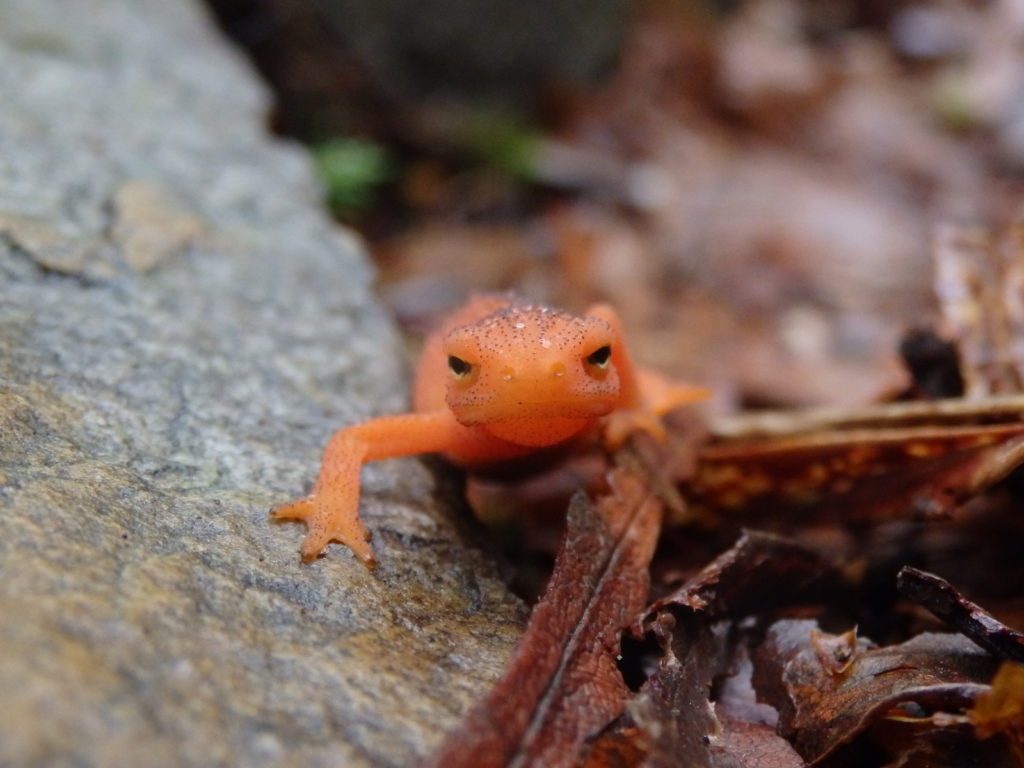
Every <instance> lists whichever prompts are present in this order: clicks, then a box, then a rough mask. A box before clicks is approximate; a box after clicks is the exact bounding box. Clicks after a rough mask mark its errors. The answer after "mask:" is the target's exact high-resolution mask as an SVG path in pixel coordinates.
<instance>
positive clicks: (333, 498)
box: [273, 294, 707, 567]
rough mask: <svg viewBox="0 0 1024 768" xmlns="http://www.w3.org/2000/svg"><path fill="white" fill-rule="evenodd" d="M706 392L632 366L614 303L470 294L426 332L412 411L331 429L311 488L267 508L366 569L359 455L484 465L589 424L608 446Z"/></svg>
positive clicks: (312, 549)
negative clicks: (576, 308)
mask: <svg viewBox="0 0 1024 768" xmlns="http://www.w3.org/2000/svg"><path fill="white" fill-rule="evenodd" d="M706 396H707V393H706V391H705V390H703V389H696V388H693V387H688V386H684V385H676V384H672V383H670V382H668V381H667V380H665V379H663V378H661V377H660V376H658V375H657V374H654V373H650V372H648V371H643V370H637V369H636V368H634V366H633V363H632V361H631V360H630V357H629V352H628V350H627V348H626V344H625V341H624V339H623V335H622V329H621V325H620V323H619V319H618V316H617V315H616V313H615V311H614V310H613V309H612V308H611V307H608V306H606V305H597V306H594V307H592V308H591V309H590V310H588V311H587V312H586V313H585V314H584V315H583V316H582V317H577V316H575V315H572V314H570V313H568V312H564V311H562V310H559V309H553V308H551V307H544V306H538V305H534V304H528V303H526V302H524V301H522V300H520V299H517V298H515V297H512V296H508V295H492V294H484V295H478V296H474V297H473V298H471V299H470V300H469V301H468V302H467V303H466V304H465V305H463V306H462V307H461V308H460V309H458V310H456V311H455V312H453V313H452V314H451V315H450V316H449V317H448V318H447V319H446V320H445V321H444V323H442V325H441V326H440V328H438V329H437V330H436V331H435V332H434V333H433V334H431V336H430V337H429V338H428V339H427V342H426V344H425V346H424V349H423V355H422V357H421V359H420V363H419V365H418V367H417V370H416V382H415V388H414V393H413V412H412V413H406V414H401V415H398V416H384V417H381V418H377V419H371V420H370V421H365V422H363V423H361V424H356V425H354V426H350V427H344V428H343V429H340V430H338V432H336V433H335V434H334V436H333V437H332V438H331V440H330V442H329V443H328V444H327V448H326V450H325V451H324V457H323V462H322V464H321V467H320V475H319V477H318V478H317V481H316V484H315V485H314V487H313V492H312V493H311V494H310V495H309V496H307V497H306V498H303V499H299V500H298V501H294V502H292V503H290V504H284V505H281V506H279V507H277V508H276V509H274V511H273V515H274V517H275V518H279V519H291V520H301V521H303V522H304V523H305V524H306V529H307V530H306V538H305V540H304V541H303V543H302V550H301V551H302V557H303V559H304V560H307V561H308V560H312V559H314V558H315V557H317V556H318V555H319V554H320V553H321V552H323V550H324V549H325V548H326V547H327V545H328V544H329V543H330V542H331V541H338V542H341V543H342V544H344V545H346V546H347V547H348V548H349V549H351V550H352V552H353V553H354V554H355V555H356V557H357V558H358V559H359V560H361V561H362V562H363V563H364V564H366V565H367V566H370V567H373V565H374V564H375V560H374V556H373V550H372V549H371V547H370V544H369V539H370V535H369V532H368V531H367V530H366V527H365V526H364V525H363V522H362V520H361V519H360V517H359V474H360V470H361V468H362V465H363V464H365V463H366V462H368V461H376V460H377V459H387V458H394V457H397V456H409V455H413V454H420V453H440V454H443V455H444V456H445V457H446V458H447V459H448V460H450V461H452V462H453V463H455V464H459V465H461V466H466V467H470V468H472V467H479V466H487V465H493V464H495V463H500V462H502V461H508V460H512V459H518V458H521V457H523V456H527V455H529V454H531V453H534V452H535V451H537V450H541V449H545V448H549V447H552V446H556V445H559V444H562V443H565V442H567V441H569V440H572V439H574V438H576V437H579V436H580V435H583V434H585V433H588V432H591V431H596V430H595V428H596V427H600V428H601V435H602V437H603V440H604V442H605V445H606V446H607V447H609V448H614V447H615V446H616V445H618V444H619V443H621V442H622V440H624V439H625V437H626V435H628V433H629V432H630V431H632V430H634V429H642V430H645V431H648V432H650V433H652V434H654V435H655V436H656V437H661V436H663V434H664V432H663V428H662V426H661V422H660V420H659V417H660V416H661V415H662V414H664V413H665V412H667V411H669V410H671V409H672V408H675V407H677V406H679V405H683V404H685V403H689V402H693V401H695V400H701V399H704V398H705V397H706Z"/></svg>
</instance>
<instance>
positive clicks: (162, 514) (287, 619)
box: [0, 0, 523, 766]
mask: <svg viewBox="0 0 1024 768" xmlns="http://www.w3.org/2000/svg"><path fill="white" fill-rule="evenodd" d="M0 105H2V107H0V513H2V526H3V527H2V535H0V645H2V647H3V649H4V652H3V654H0V764H2V765H18V766H33V765H47V766H51V765H76V766H92V765H96V766H100V765H103V766H108V765H112V766H119V765H125V766H137V765H158V766H161V765H168V766H169V765H261V766H266V765H271V766H272V765H285V764H287V765H306V766H316V765H395V766H398V765H408V764H409V763H410V762H411V761H412V760H414V759H415V758H416V757H418V756H422V755H424V754H426V753H428V752H429V751H430V750H431V749H432V748H433V747H434V746H436V745H437V744H439V742H440V740H441V738H442V737H443V734H444V731H445V730H446V729H448V728H451V727H452V726H454V725H455V724H456V722H457V720H458V718H459V716H460V715H461V714H462V713H463V712H464V711H465V710H466V709H467V708H468V707H469V706H470V704H471V703H472V702H473V701H474V700H475V699H476V698H477V697H478V696H479V695H481V693H482V692H483V691H484V690H485V689H486V688H487V686H488V684H489V682H490V681H491V680H493V679H494V678H495V677H496V676H497V674H498V673H499V671H500V668H501V665H502V663H503V661H504V659H505V657H506V656H507V654H508V652H509V650H510V649H511V646H512V644H513V643H514V641H515V638H516V637H517V635H518V632H519V627H520V624H521V621H522V618H523V610H522V607H521V605H520V604H519V603H518V602H517V601H516V600H515V599H513V598H511V597H510V596H509V595H508V593H507V592H506V590H505V589H504V587H503V586H502V584H501V583H500V581H499V580H498V579H497V578H496V575H495V572H494V570H493V569H492V567H491V566H490V565H489V560H488V558H487V557H486V556H485V555H483V554H481V553H480V552H478V551H477V550H476V549H474V548H473V547H471V546H468V545H465V544H463V542H462V537H460V536H459V534H458V532H457V530H456V526H457V522H455V521H453V518H452V516H451V515H450V514H449V512H448V511H447V508H446V507H445V506H444V505H442V504H440V503H439V502H437V501H435V499H436V498H437V496H438V494H437V493H436V492H435V490H436V489H435V483H434V481H433V479H432V476H431V474H430V473H429V472H428V471H427V469H426V468H425V467H424V465H422V464H421V463H420V462H417V461H415V460H403V461H394V462H383V463H381V464H378V465H371V467H370V468H368V469H367V471H366V472H365V473H364V477H365V486H364V487H365V499H364V504H363V509H364V516H365V519H366V521H367V523H368V525H369V527H370V528H371V529H373V530H374V531H375V533H376V536H375V540H374V541H375V547H376V551H377V555H378V558H379V560H380V563H381V565H380V566H379V567H378V569H377V570H376V571H375V572H370V571H367V570H366V569H365V568H363V566H362V565H360V564H358V563H357V562H356V561H355V560H354V558H353V557H352V556H351V555H350V554H349V553H348V552H347V551H346V550H344V548H342V547H338V546H335V547H332V548H331V549H330V551H329V553H328V554H327V556H326V557H324V558H321V559H320V560H318V561H317V562H315V563H313V564H310V565H303V564H301V563H300V561H299V557H298V545H299V541H300V539H301V537H302V534H303V529H302V526H301V525H295V524H283V525H271V524H270V522H269V519H268V510H269V508H270V507H271V506H273V505H274V504H276V503H280V502H282V501H287V500H289V499H291V498H294V497H296V496H298V495H300V494H302V493H303V492H305V491H307V490H308V489H309V487H310V485H311V483H312V481H313V479H314V477H315V473H316V470H317V467H318V460H319V453H320V450H321V449H322V447H323V445H324V444H325V442H326V440H327V438H328V437H329V435H330V433H331V432H332V431H333V430H334V429H335V428H337V427H338V426H340V425H342V424H345V423H349V422H352V421H355V420H358V419H360V418H363V417H365V416H367V415H370V414H371V413H373V412H383V411H389V410H395V409H398V408H401V407H402V406H403V405H404V403H405V394H406V378H405V376H406V374H405V368H404V366H403V365H402V363H401V353H400V351H399V344H398V343H397V339H396V335H395V333H394V331H393V329H392V327H391V325H390V324H389V322H388V320H387V318H386V316H385V315H384V314H383V313H382V312H381V310H380V308H379V307H378V305H377V304H376V303H375V302H374V300H373V298H372V296H371V291H370V281H371V279H372V272H371V270H370V268H369V267H368V266H367V263H366V259H365V258H364V255H363V254H362V252H361V250H360V246H359V244H358V243H357V242H356V240H355V239H354V238H352V237H350V236H349V235H347V234H346V233H344V232H343V231H339V230H338V229H337V228H335V227H334V226H333V225H332V224H331V222H330V221H329V220H328V219H327V217H326V216H325V215H324V213H323V211H322V207H321V203H320V199H321V191H320V189H319V188H318V186H317V185H316V183H315V182H314V180H313V174H312V171H311V165H310V163H309V160H308V158H307V157H306V155H305V153H304V152H302V151H301V150H300V149H298V148H296V147H292V146H289V145H286V144H283V143H281V142H278V141H273V140H271V139H269V138H268V137H267V135H266V133H265V129H264V127H263V123H264V118H265V112H266V108H267V94H266V93H265V92H264V91H263V90H262V88H261V87H259V86H258V85H257V84H256V83H255V82H254V78H253V77H252V75H251V74H250V73H249V72H248V71H247V69H246V67H245V65H244V64H243V63H242V61H241V60H240V58H239V57H238V56H237V55H235V54H234V53H233V52H232V51H230V50H228V49H227V48H226V47H225V46H224V44H223V43H222V42H221V41H220V40H219V38H218V36H217V35H216V34H215V33H214V32H213V31H212V28H211V26H210V24H209V23H208V20H207V19H206V18H205V16H204V14H203V13H202V12H201V11H200V10H199V9H198V8H197V6H195V5H194V4H192V3H186V2H173V3H167V2H162V1H161V0H92V1H91V2H88V3H85V2H73V3H68V2H63V1H62V0H0Z"/></svg>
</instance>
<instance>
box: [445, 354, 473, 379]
mask: <svg viewBox="0 0 1024 768" xmlns="http://www.w3.org/2000/svg"><path fill="white" fill-rule="evenodd" d="M448 370H449V371H451V372H452V376H454V377H455V378H456V379H464V378H466V377H467V376H469V374H471V373H472V372H473V366H472V364H470V363H467V362H466V361H465V360H463V359H462V358H461V357H456V356H455V355H448Z"/></svg>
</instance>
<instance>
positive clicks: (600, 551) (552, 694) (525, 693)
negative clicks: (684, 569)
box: [429, 470, 661, 768]
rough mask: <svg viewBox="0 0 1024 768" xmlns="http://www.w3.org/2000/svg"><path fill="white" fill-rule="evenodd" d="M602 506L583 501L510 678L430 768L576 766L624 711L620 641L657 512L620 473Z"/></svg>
mask: <svg viewBox="0 0 1024 768" xmlns="http://www.w3.org/2000/svg"><path fill="white" fill-rule="evenodd" d="M609 480H610V485H611V488H612V492H611V493H610V494H609V495H607V496H604V497H603V498H601V499H600V501H598V503H597V504H591V503H590V502H589V501H587V500H586V499H585V498H583V497H581V496H578V497H577V498H576V499H575V500H574V501H573V503H572V504H571V505H570V508H569V514H568V527H567V530H566V535H565V539H564V541H563V544H562V548H561V550H560V552H559V554H558V557H557V560H556V563H555V569H554V572H553V573H552V575H551V579H550V581H549V583H548V586H547V588H546V590H545V592H544V595H543V596H542V598H541V600H540V602H539V603H538V604H537V606H536V607H535V608H534V611H533V614H532V616H531V617H530V623H529V626H528V627H527V629H526V632H525V634H524V635H523V638H522V640H521V641H520V644H519V646H518V647H517V649H516V651H515V653H514V655H513V658H512V659H511V661H510V662H509V664H508V665H507V667H506V669H505V674H504V675H503V676H502V678H501V680H500V681H499V682H498V683H497V685H496V686H495V687H494V689H493V690H492V691H491V693H490V694H489V695H488V696H487V697H486V698H485V699H484V700H483V701H482V702H480V704H479V705H478V706H477V707H476V708H475V709H473V711H471V712H470V713H469V715H468V716H467V717H466V719H465V720H464V721H463V723H462V725H461V726H460V727H459V728H458V729H457V730H456V731H455V732H454V733H452V734H451V735H450V736H449V738H448V739H447V740H446V741H445V744H444V746H443V747H442V748H441V750H440V751H439V752H438V753H437V754H436V755H435V756H434V758H433V759H432V761H431V762H430V763H429V765H433V766H444V767H445V768H457V767H458V766H473V767H474V768H485V767H486V766H505V765H510V764H515V765H517V766H545V767H547V766H563V765H564V766H571V765H575V764H576V762H577V758H578V755H579V754H580V752H581V749H582V745H583V743H584V741H585V740H586V739H588V738H590V737H592V736H594V735H596V734H597V733H598V732H599V731H600V730H601V729H602V728H604V727H605V726H606V725H607V724H608V723H609V722H611V721H612V720H613V719H615V718H616V717H617V716H618V715H619V714H620V713H621V712H622V710H623V707H624V706H625V700H626V697H627V696H628V693H629V690H628V689H627V688H626V685H625V683H624V682H623V679H622V676H621V674H620V673H619V670H618V668H617V667H616V663H615V658H616V655H617V654H618V652H619V637H620V634H621V630H622V628H623V627H625V626H626V625H628V624H629V623H630V622H631V621H632V620H633V619H634V618H635V617H636V615H637V614H638V613H639V612H640V610H641V609H642V608H643V605H644V601H645V599H646V597H647V587H648V575H647V566H648V564H649V562H650V558H651V555H652V554H653V551H654V545H655V543H656V541H657V538H658V532H659V530H660V520H661V506H660V504H659V503H658V502H657V501H656V499H655V498H654V496H653V495H652V494H651V492H650V491H649V490H648V489H647V487H646V486H645V483H644V482H643V481H642V480H640V479H639V478H637V477H636V476H634V475H632V474H630V473H628V472H626V471H624V470H615V471H613V472H612V473H611V475H610V478H609Z"/></svg>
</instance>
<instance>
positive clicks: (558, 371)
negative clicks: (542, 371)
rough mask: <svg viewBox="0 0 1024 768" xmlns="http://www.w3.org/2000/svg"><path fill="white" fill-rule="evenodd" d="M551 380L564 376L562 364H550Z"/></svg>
mask: <svg viewBox="0 0 1024 768" xmlns="http://www.w3.org/2000/svg"><path fill="white" fill-rule="evenodd" d="M549 373H550V374H551V377H552V378H555V379H557V378H558V377H559V376H564V375H565V365H564V364H563V363H552V364H551V369H550V371H549Z"/></svg>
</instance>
